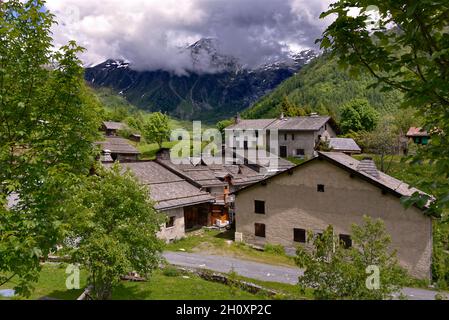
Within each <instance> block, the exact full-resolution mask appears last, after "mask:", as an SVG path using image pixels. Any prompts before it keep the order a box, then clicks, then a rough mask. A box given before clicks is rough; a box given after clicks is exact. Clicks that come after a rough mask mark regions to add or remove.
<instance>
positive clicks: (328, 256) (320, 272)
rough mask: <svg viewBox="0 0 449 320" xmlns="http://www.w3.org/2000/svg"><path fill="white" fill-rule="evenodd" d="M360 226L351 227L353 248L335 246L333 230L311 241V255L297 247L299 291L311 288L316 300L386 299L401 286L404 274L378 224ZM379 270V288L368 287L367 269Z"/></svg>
mask: <svg viewBox="0 0 449 320" xmlns="http://www.w3.org/2000/svg"><path fill="white" fill-rule="evenodd" d="M364 220H365V223H364V225H362V226H357V225H353V226H352V240H353V246H352V247H351V248H345V247H344V246H343V245H342V244H340V243H338V241H337V239H336V237H335V236H334V232H333V228H332V226H329V227H328V228H327V229H326V230H325V232H324V233H323V234H322V235H321V236H317V237H315V239H314V240H313V249H312V250H311V251H310V250H308V249H306V248H304V247H302V246H300V247H298V250H297V256H296V263H297V265H298V266H299V267H300V268H304V269H305V271H304V275H303V276H301V277H299V281H298V284H299V286H300V288H301V290H305V288H313V289H314V295H315V297H316V298H318V299H330V300H333V299H357V300H358V299H369V300H373V299H388V298H391V295H392V294H393V293H396V292H397V291H398V290H399V289H400V288H401V287H402V285H403V284H404V279H406V276H405V275H406V273H405V271H404V270H403V269H401V268H400V267H399V265H398V262H397V259H396V257H395V252H391V251H390V249H389V245H390V242H391V240H390V237H389V236H388V235H387V233H386V232H385V227H384V224H383V222H382V221H381V220H373V219H371V218H369V217H365V218H364ZM370 266H377V267H378V268H379V271H380V272H379V279H380V282H379V284H380V285H379V288H378V289H373V290H371V289H372V288H371V289H370V288H369V287H368V286H367V285H366V284H367V278H368V276H369V275H370V273H367V268H368V267H370Z"/></svg>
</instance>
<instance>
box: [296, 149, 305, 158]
mask: <svg viewBox="0 0 449 320" xmlns="http://www.w3.org/2000/svg"><path fill="white" fill-rule="evenodd" d="M305 154H306V152H305V150H304V149H296V155H297V156H304V155H305Z"/></svg>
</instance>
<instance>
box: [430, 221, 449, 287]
mask: <svg viewBox="0 0 449 320" xmlns="http://www.w3.org/2000/svg"><path fill="white" fill-rule="evenodd" d="M433 229H434V231H433V237H434V241H433V257H432V275H433V278H434V279H435V280H436V282H437V285H438V287H439V288H441V289H445V290H447V289H448V288H449V224H447V223H435V224H434V228H433Z"/></svg>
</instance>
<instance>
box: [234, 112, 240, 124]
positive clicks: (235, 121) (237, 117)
mask: <svg viewBox="0 0 449 320" xmlns="http://www.w3.org/2000/svg"><path fill="white" fill-rule="evenodd" d="M239 122H240V113H237V114H236V115H235V117H234V123H235V124H238V123H239Z"/></svg>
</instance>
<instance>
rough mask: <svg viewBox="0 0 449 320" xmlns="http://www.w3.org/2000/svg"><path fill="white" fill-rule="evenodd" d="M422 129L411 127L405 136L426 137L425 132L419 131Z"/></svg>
mask: <svg viewBox="0 0 449 320" xmlns="http://www.w3.org/2000/svg"><path fill="white" fill-rule="evenodd" d="M421 130H422V128H416V127H411V128H410V129H408V132H407V134H406V136H407V137H428V136H429V134H428V133H427V131H426V130H423V131H421Z"/></svg>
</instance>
